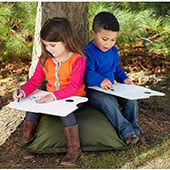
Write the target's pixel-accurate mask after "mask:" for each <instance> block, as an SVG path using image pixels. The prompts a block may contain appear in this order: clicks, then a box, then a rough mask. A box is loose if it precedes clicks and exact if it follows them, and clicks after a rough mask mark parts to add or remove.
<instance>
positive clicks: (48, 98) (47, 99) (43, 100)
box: [36, 94, 54, 103]
mask: <svg viewBox="0 0 170 170" xmlns="http://www.w3.org/2000/svg"><path fill="white" fill-rule="evenodd" d="M52 101H54V97H53V96H52V95H51V94H47V95H45V96H42V97H41V98H40V99H38V100H37V101H36V103H49V102H52Z"/></svg>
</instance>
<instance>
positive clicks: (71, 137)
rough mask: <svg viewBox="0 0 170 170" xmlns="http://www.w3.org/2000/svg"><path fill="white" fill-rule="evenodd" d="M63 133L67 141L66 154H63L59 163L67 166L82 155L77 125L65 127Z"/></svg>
mask: <svg viewBox="0 0 170 170" xmlns="http://www.w3.org/2000/svg"><path fill="white" fill-rule="evenodd" d="M64 134H65V137H66V143H67V154H66V155H65V156H64V158H63V159H62V161H61V163H60V164H61V165H67V166H71V165H75V164H76V163H77V162H78V161H79V160H80V158H81V156H82V152H81V148H80V139H79V132H78V125H75V126H71V127H65V128H64Z"/></svg>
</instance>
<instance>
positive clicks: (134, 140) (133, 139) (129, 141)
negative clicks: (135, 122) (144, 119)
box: [125, 134, 139, 146]
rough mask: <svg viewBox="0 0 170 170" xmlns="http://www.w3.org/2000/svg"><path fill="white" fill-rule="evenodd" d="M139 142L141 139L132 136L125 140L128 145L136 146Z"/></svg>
mask: <svg viewBox="0 0 170 170" xmlns="http://www.w3.org/2000/svg"><path fill="white" fill-rule="evenodd" d="M138 142H139V137H138V136H137V135H134V134H133V135H130V136H128V137H127V138H126V139H125V143H126V145H128V146H130V145H135V144H136V143H138Z"/></svg>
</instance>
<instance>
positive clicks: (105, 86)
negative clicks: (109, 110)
mask: <svg viewBox="0 0 170 170" xmlns="http://www.w3.org/2000/svg"><path fill="white" fill-rule="evenodd" d="M101 88H102V89H105V90H108V89H112V88H113V85H112V83H111V81H110V80H108V79H104V80H103V81H102V83H101Z"/></svg>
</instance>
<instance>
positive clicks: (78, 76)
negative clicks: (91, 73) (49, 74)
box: [53, 57, 86, 100]
mask: <svg viewBox="0 0 170 170" xmlns="http://www.w3.org/2000/svg"><path fill="white" fill-rule="evenodd" d="M85 64H86V62H85V59H84V58H83V57H79V58H78V59H77V60H76V61H75V62H74V64H73V70H72V74H71V78H70V82H69V85H68V86H66V87H65V88H63V89H61V90H58V91H55V92H53V97H54V98H55V99H56V100H59V99H64V98H66V97H70V96H73V95H75V93H77V92H78V90H79V89H80V86H81V84H82V82H83V76H84V71H85Z"/></svg>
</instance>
